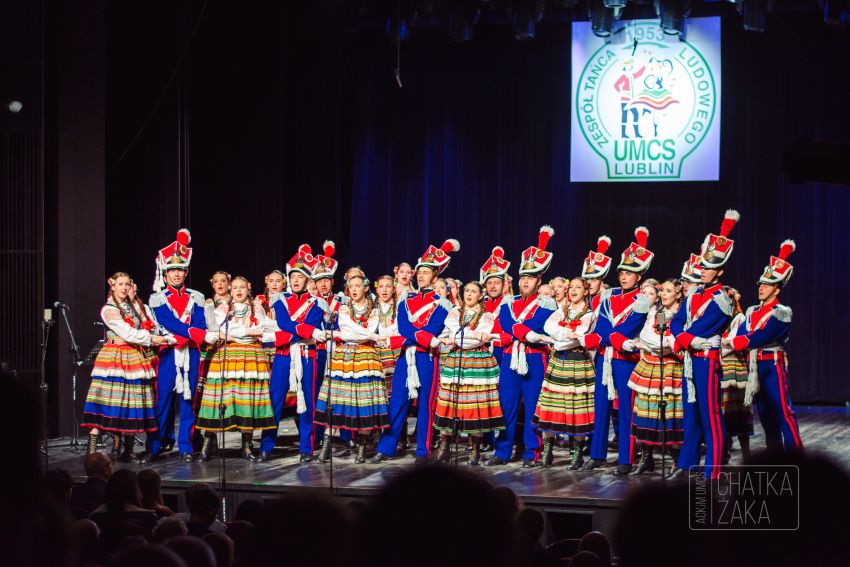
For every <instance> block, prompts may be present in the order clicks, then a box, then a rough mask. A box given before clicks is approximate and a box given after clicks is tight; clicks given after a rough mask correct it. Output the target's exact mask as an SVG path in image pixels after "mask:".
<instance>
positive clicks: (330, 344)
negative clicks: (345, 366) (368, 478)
mask: <svg viewBox="0 0 850 567" xmlns="http://www.w3.org/2000/svg"><path fill="white" fill-rule="evenodd" d="M336 316H337V314H336V313H335V312H334V313H331V314H330V323H329V324H330V330H331V336H330V337H329V338H327V339H325V352H327V353H328V354H327V358H326V359H325V381H327V383H328V404H327V412H328V427H327V433H326V435H325V437H326V439H325V443H328V444H329V447H330V450H329V451H328V470H329V476H328V489H329V490H330V492H331V495H333V493H334V444H333V439H334V429H333V422H334V407H333V403H332V394H333V385H334V384H333V373H332V372H331V362H332V361H333V353H334V338H333V328H334V323H335V320H336ZM322 326H323V327H327V326H328V323H326V322H324V321H323V322H322ZM324 330H325V331H327V330H328V329H327V328H325V329H324Z"/></svg>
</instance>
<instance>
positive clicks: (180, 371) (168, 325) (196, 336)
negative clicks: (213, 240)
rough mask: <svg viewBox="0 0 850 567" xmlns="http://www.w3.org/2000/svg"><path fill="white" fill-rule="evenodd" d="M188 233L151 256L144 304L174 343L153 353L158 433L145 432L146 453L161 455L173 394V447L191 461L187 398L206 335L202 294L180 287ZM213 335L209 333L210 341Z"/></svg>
mask: <svg viewBox="0 0 850 567" xmlns="http://www.w3.org/2000/svg"><path fill="white" fill-rule="evenodd" d="M190 242H191V235H190V234H189V231H188V230H187V229H185V228H182V229H180V230H179V231H178V232H177V240H175V241H174V242H172V243H171V244H169V245H168V246H166V247H165V248H163V249H161V250H160V251H159V253H158V255H157V259H156V264H157V276H156V282H155V283H154V294H153V295H151V297H150V300H149V302H148V304H149V305H150V308H151V311H152V312H153V315H154V318H155V319H156V322H157V323H158V324H159V325H160V326H161V327H162V328H164V329H165V330H166V331H168V332H169V333H171V334H172V335H173V336H174V340H176V343H175V344H173V345H169V346H167V347H163V348H161V349H160V353H159V367H158V370H157V390H156V394H157V395H156V420H157V427H158V428H159V429H158V432H156V433H154V434H152V435H151V438H150V453H151V455H152V457H153V458H157V457H159V456H160V455H161V449H162V438H161V436H160V433H159V432H165V431H169V430H170V429H171V427H173V424H169V423H168V419H169V417H170V418H171V419H172V420H173V419H174V413H173V411H171V408H172V404H173V402H174V395H175V393H176V394H177V396H178V399H179V407H180V429H179V431H178V433H177V447H178V450H179V451H180V459H181V460H182V461H183V462H187V463H189V462H192V460H193V457H192V431H193V429H194V426H195V411H194V409H193V405H192V401H193V399H194V396H195V391H196V390H197V387H198V365H199V364H200V360H201V351H200V348H199V347H200V345H201V344H203V342H204V341H205V340H206V337H207V332H206V331H207V322H206V319H205V318H204V296H203V295H202V294H201V293H199V292H197V291H195V290H192V289H188V288H187V287H186V285H185V282H186V274H187V273H188V270H189V264H190V263H191V261H192V249H191V248H190V247H189V243H190ZM217 335H218V333H213V334H212V336H211V337H210V342H214V341H215V339H216V338H217Z"/></svg>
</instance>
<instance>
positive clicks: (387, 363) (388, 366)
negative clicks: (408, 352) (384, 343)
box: [376, 347, 402, 399]
mask: <svg viewBox="0 0 850 567" xmlns="http://www.w3.org/2000/svg"><path fill="white" fill-rule="evenodd" d="M376 350H377V351H378V356H379V357H380V359H381V366H382V367H383V369H384V386H385V387H386V388H387V399H389V397H390V395H391V394H392V393H393V374H395V365H396V362H398V357H399V356H401V350H402V349H400V348H399V349H391V348H389V347H376Z"/></svg>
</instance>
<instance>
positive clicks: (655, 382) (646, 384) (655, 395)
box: [629, 353, 685, 446]
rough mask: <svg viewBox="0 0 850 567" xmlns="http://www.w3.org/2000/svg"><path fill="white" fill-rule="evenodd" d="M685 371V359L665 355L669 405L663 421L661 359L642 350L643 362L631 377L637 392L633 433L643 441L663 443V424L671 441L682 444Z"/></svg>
mask: <svg viewBox="0 0 850 567" xmlns="http://www.w3.org/2000/svg"><path fill="white" fill-rule="evenodd" d="M682 372H683V365H682V361H681V360H679V359H678V358H675V357H672V356H666V357H664V399H665V400H666V401H667V407H666V408H665V411H664V417H665V420H664V421H662V420H661V410H660V408H659V407H658V403H659V402H660V401H661V361H660V359H659V357H657V356H652V355H650V354H647V353H641V357H640V362H638V363H637V366H635V369H634V371H633V372H632V375H631V377H630V378H629V388H631V389H632V390H634V392H635V396H634V404H633V408H632V412H633V413H632V435H634V436H635V438H636V439H637V441H638V442H639V443H645V444H647V445H661V431H662V428H663V429H664V434H665V438H666V441H667V444H668V445H673V446H679V445H681V444H682V441H684V438H685V426H684V413H683V412H684V406H683V403H684V402H683V399H682Z"/></svg>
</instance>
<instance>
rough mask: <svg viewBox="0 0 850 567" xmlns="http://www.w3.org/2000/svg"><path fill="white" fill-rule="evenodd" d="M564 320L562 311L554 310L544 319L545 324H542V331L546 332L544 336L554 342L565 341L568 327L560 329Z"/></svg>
mask: <svg viewBox="0 0 850 567" xmlns="http://www.w3.org/2000/svg"><path fill="white" fill-rule="evenodd" d="M563 320H564V310H563V309H556V310H555V311H553V312H552V314H551V315H549V318H548V319H546V323H544V324H543V330H544V331H546V334H547V335H549V336H550V337H552V338H553V339H554V340H555V341H556V342H562V341H566V340H567V331H568V330H569V328H568V327H562V326H561V322H562V321H563Z"/></svg>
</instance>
